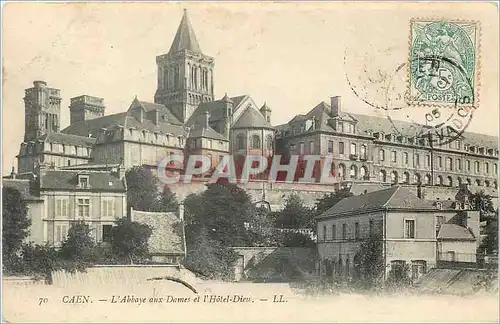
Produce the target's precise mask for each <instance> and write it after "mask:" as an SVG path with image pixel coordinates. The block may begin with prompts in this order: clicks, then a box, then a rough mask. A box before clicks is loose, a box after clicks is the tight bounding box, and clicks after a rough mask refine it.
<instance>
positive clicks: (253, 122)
mask: <svg viewBox="0 0 500 324" xmlns="http://www.w3.org/2000/svg"><path fill="white" fill-rule="evenodd" d="M232 128H267V129H274V127H273V126H271V124H269V123H268V122H267V120H266V119H265V118H264V116H262V114H261V113H260V111H258V110H257V109H254V108H253V107H248V108H247V109H246V110H245V111H244V112H243V114H241V116H240V118H238V120H237V121H236V122H235V123H234V124H233V125H232Z"/></svg>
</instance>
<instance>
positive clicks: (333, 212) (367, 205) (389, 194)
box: [317, 186, 437, 218]
mask: <svg viewBox="0 0 500 324" xmlns="http://www.w3.org/2000/svg"><path fill="white" fill-rule="evenodd" d="M380 209H386V210H391V209H393V210H394V209H396V210H401V209H403V210H409V211H411V210H429V211H434V210H437V209H436V207H434V206H433V205H432V204H431V203H429V202H427V201H425V200H422V199H420V198H418V197H417V196H415V195H414V194H413V193H412V192H411V191H410V190H409V189H407V188H404V187H401V186H393V187H391V188H388V189H383V190H378V191H373V192H370V193H367V194H364V195H359V196H352V197H348V198H344V199H342V200H341V201H339V202H338V203H337V204H336V205H334V206H333V207H331V208H330V209H329V210H327V211H326V212H324V213H323V214H321V215H319V216H317V218H328V217H335V216H337V215H345V214H353V213H358V214H362V213H367V212H370V211H374V210H380Z"/></svg>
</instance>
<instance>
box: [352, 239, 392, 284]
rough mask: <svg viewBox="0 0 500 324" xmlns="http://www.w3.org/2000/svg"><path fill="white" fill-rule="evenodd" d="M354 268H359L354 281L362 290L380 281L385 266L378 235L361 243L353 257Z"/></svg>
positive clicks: (380, 240)
mask: <svg viewBox="0 0 500 324" xmlns="http://www.w3.org/2000/svg"><path fill="white" fill-rule="evenodd" d="M356 263H357V264H356ZM355 267H358V268H359V277H358V278H356V279H357V280H358V282H359V283H360V284H361V286H363V287H364V288H373V287H374V286H376V284H377V283H379V282H380V281H381V279H382V277H383V274H384V271H385V265H384V254H383V244H382V239H381V237H380V235H372V236H370V237H369V238H368V239H367V240H366V241H364V242H363V243H361V245H360V246H359V250H358V253H357V255H356V257H355Z"/></svg>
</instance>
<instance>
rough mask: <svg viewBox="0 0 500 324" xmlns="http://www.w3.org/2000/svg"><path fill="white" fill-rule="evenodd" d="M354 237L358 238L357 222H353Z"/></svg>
mask: <svg viewBox="0 0 500 324" xmlns="http://www.w3.org/2000/svg"><path fill="white" fill-rule="evenodd" d="M354 238H355V239H356V240H358V239H359V223H358V222H356V223H354Z"/></svg>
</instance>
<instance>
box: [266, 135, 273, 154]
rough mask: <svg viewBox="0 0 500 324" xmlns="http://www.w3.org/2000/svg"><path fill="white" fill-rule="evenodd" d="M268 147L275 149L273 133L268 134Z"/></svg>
mask: <svg viewBox="0 0 500 324" xmlns="http://www.w3.org/2000/svg"><path fill="white" fill-rule="evenodd" d="M267 149H268V150H269V151H272V150H273V137H272V136H271V135H268V136H267Z"/></svg>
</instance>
